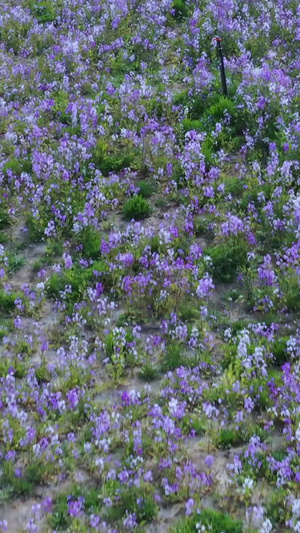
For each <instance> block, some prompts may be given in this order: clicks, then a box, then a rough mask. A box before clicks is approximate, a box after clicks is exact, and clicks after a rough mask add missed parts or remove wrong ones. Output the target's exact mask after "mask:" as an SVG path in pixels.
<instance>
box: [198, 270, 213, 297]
mask: <svg viewBox="0 0 300 533" xmlns="http://www.w3.org/2000/svg"><path fill="white" fill-rule="evenodd" d="M214 288H215V286H214V284H213V281H212V279H211V277H210V276H209V274H208V273H206V274H205V276H204V278H202V279H201V280H200V281H199V285H198V287H197V289H196V294H197V296H198V298H205V297H206V296H208V295H209V294H210V293H211V291H212V290H213V289H214Z"/></svg>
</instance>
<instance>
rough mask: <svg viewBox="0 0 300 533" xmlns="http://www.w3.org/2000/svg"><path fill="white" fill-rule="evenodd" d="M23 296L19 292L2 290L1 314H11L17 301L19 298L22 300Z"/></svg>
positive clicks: (0, 298) (0, 293) (0, 292)
mask: <svg viewBox="0 0 300 533" xmlns="http://www.w3.org/2000/svg"><path fill="white" fill-rule="evenodd" d="M21 297H22V294H20V293H17V292H10V293H8V292H5V291H4V290H3V289H1V290H0V314H1V313H11V312H13V311H14V309H15V305H16V304H15V301H16V300H17V299H18V298H21Z"/></svg>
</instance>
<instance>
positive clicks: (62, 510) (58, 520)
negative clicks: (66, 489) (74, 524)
mask: <svg viewBox="0 0 300 533" xmlns="http://www.w3.org/2000/svg"><path fill="white" fill-rule="evenodd" d="M70 522H71V517H70V515H69V512H68V502H67V495H66V494H59V496H58V497H57V500H56V502H55V506H54V509H53V512H52V514H51V515H50V518H49V523H50V526H51V528H53V529H54V530H58V531H61V530H63V529H67V528H68V526H69V525H70Z"/></svg>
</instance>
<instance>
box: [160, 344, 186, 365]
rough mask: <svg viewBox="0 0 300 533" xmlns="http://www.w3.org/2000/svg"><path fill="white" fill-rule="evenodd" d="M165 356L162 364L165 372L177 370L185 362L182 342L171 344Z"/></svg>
mask: <svg viewBox="0 0 300 533" xmlns="http://www.w3.org/2000/svg"><path fill="white" fill-rule="evenodd" d="M163 358H164V359H163V361H162V364H161V366H162V370H163V371H164V372H167V371H169V370H175V369H176V368H179V367H180V366H183V365H184V364H185V361H184V359H183V356H182V346H180V344H169V345H168V346H167V348H166V353H165V354H164V355H163Z"/></svg>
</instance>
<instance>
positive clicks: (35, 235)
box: [25, 214, 47, 242]
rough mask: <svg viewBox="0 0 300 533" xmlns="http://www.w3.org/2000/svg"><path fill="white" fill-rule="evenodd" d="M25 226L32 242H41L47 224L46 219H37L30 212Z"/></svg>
mask: <svg viewBox="0 0 300 533" xmlns="http://www.w3.org/2000/svg"><path fill="white" fill-rule="evenodd" d="M25 226H26V228H27V235H28V239H29V241H30V242H40V241H41V240H42V239H43V238H44V236H45V234H44V230H45V228H46V226H47V222H46V221H44V220H41V219H37V218H35V217H34V216H33V215H31V214H29V215H28V216H27V217H26V222H25Z"/></svg>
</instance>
